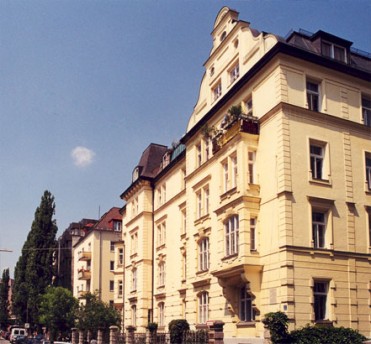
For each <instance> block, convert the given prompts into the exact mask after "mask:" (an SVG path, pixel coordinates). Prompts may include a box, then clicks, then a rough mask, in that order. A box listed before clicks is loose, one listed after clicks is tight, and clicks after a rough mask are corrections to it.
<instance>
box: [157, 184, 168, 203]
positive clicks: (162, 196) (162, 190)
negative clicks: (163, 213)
mask: <svg viewBox="0 0 371 344" xmlns="http://www.w3.org/2000/svg"><path fill="white" fill-rule="evenodd" d="M157 200H158V205H159V206H160V205H162V204H165V202H166V184H163V185H161V186H159V188H158V189H157Z"/></svg>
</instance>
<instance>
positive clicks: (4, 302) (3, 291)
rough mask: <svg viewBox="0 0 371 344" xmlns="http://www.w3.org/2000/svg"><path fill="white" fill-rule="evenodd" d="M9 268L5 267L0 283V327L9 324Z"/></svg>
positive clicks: (4, 328)
mask: <svg viewBox="0 0 371 344" xmlns="http://www.w3.org/2000/svg"><path fill="white" fill-rule="evenodd" d="M9 279H10V278H9V269H4V271H3V276H2V278H1V283H0V329H2V330H6V328H7V325H8V324H9Z"/></svg>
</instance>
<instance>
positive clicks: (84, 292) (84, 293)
mask: <svg viewBox="0 0 371 344" xmlns="http://www.w3.org/2000/svg"><path fill="white" fill-rule="evenodd" d="M88 293H89V292H88V291H86V290H80V291H79V295H78V296H79V297H80V298H82V297H84V296H86V294H88Z"/></svg>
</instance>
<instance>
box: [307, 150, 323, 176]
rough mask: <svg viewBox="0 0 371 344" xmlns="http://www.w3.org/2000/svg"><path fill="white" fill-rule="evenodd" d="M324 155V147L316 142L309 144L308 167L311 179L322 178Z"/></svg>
mask: <svg viewBox="0 0 371 344" xmlns="http://www.w3.org/2000/svg"><path fill="white" fill-rule="evenodd" d="M324 156H325V149H324V147H323V146H321V145H319V144H316V143H311V144H310V169H311V173H312V178H313V179H324V178H323V176H324V173H323V169H324Z"/></svg>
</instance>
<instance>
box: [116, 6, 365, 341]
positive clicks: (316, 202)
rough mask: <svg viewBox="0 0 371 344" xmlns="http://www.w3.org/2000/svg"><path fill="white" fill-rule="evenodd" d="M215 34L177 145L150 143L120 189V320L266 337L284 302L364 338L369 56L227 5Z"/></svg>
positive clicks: (304, 318)
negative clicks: (215, 324)
mask: <svg viewBox="0 0 371 344" xmlns="http://www.w3.org/2000/svg"><path fill="white" fill-rule="evenodd" d="M211 35H212V42H213V47H212V50H211V52H210V56H209V57H208V59H207V60H206V62H205V73H204V75H203V78H202V82H201V87H200V92H199V98H198V100H197V103H196V105H195V108H194V112H193V113H192V115H191V117H190V120H189V123H188V127H187V129H186V133H185V135H184V136H183V137H182V139H181V143H180V144H179V145H178V146H177V147H173V148H170V149H168V148H167V147H165V146H161V145H156V144H151V145H149V146H148V148H147V149H146V150H145V151H144V152H143V155H142V157H141V159H140V161H139V163H138V166H136V167H135V168H134V170H133V176H132V181H131V183H130V185H129V187H128V188H127V189H126V190H125V191H124V192H123V193H122V196H121V197H122V199H123V200H124V201H125V202H126V204H125V212H124V217H123V238H122V239H123V241H124V243H125V251H124V254H125V260H124V273H125V276H126V282H125V288H124V292H123V293H124V312H125V314H124V319H125V326H127V325H135V326H137V328H138V329H140V330H143V329H144V327H145V326H146V325H147V324H148V322H149V321H155V322H157V323H158V324H159V326H160V328H161V327H165V326H167V325H168V323H169V322H170V321H171V320H172V319H179V318H185V319H187V321H188V322H189V323H190V325H191V326H192V327H193V328H195V327H202V325H205V324H206V322H207V321H208V320H222V321H223V322H224V323H225V326H224V333H225V341H226V343H244V342H245V343H247V342H248V343H260V342H262V340H263V339H262V338H263V332H264V329H263V324H262V321H261V320H262V319H263V317H264V314H266V313H267V312H271V311H279V310H280V311H283V312H285V313H286V314H287V315H288V316H289V318H290V319H291V323H290V329H294V328H299V327H301V326H305V325H306V324H315V323H331V324H333V325H334V326H345V327H352V328H354V329H357V330H359V331H360V332H361V333H363V334H364V335H366V336H370V335H371V333H370V320H371V318H370V305H371V300H370V297H371V296H370V288H371V265H370V263H371V254H370V253H371V242H370V240H371V85H370V80H371V59H370V55H369V54H365V53H361V52H359V51H356V50H354V49H352V47H351V45H352V42H349V41H347V40H344V39H342V38H339V37H336V36H334V35H332V34H329V33H326V32H323V31H318V32H317V33H315V34H311V33H308V32H304V31H300V32H292V33H291V34H290V35H289V36H288V37H287V38H282V37H279V36H276V35H274V34H268V33H264V32H258V31H257V30H255V29H252V28H251V27H250V24H249V23H248V22H245V21H241V20H239V19H238V12H236V11H233V10H230V9H228V8H226V7H224V8H223V9H221V11H220V12H219V14H218V15H217V18H216V20H215V24H214V27H213V30H212V33H211ZM240 110H241V111H240Z"/></svg>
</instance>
